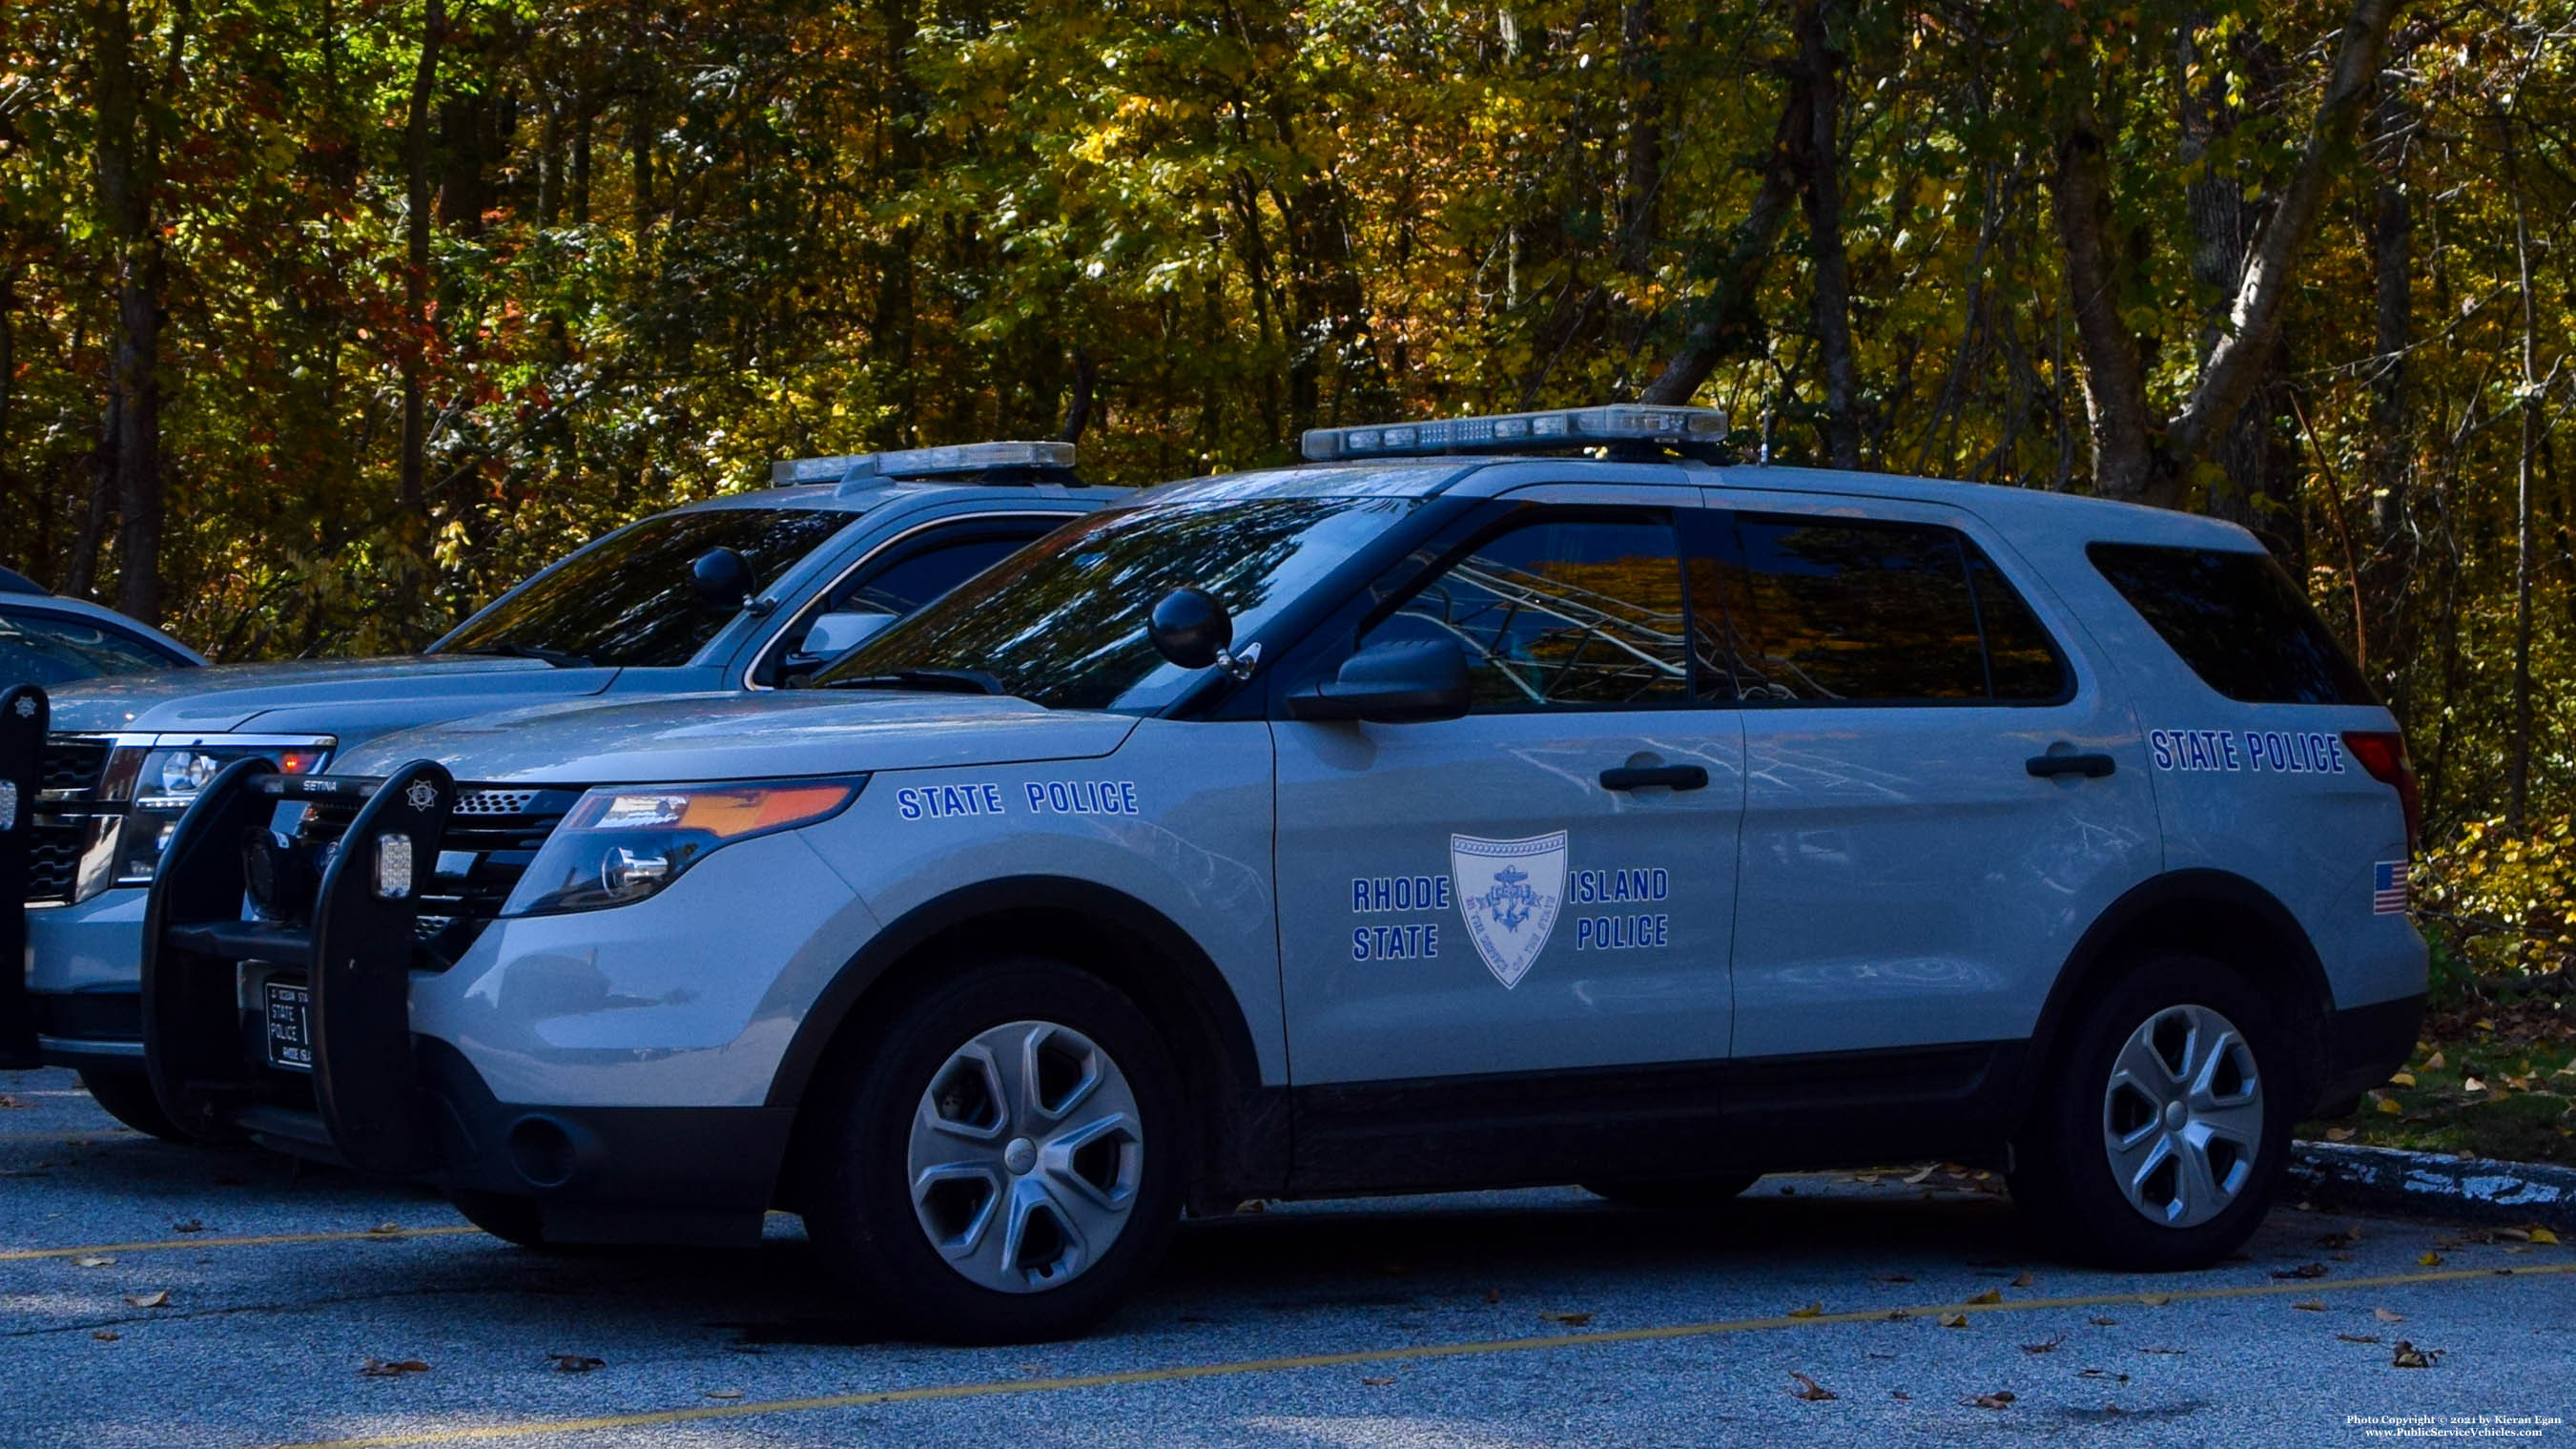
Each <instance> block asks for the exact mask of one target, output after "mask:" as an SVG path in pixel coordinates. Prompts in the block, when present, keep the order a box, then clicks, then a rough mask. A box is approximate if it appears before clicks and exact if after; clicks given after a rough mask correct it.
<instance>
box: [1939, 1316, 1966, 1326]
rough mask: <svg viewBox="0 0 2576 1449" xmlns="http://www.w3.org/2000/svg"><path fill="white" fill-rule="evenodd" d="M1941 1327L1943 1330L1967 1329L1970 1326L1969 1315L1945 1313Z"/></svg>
mask: <svg viewBox="0 0 2576 1449" xmlns="http://www.w3.org/2000/svg"><path fill="white" fill-rule="evenodd" d="M1941 1326H1942V1327H1943V1328H1965V1327H1967V1326H1968V1315H1966V1314H1964V1313H1944V1314H1942V1315H1941Z"/></svg>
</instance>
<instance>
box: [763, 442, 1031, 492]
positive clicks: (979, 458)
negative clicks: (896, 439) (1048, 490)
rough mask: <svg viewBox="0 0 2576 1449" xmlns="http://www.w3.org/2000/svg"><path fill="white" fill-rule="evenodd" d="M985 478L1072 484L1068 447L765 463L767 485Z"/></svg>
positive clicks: (917, 451) (915, 451) (1000, 446)
mask: <svg viewBox="0 0 2576 1449" xmlns="http://www.w3.org/2000/svg"><path fill="white" fill-rule="evenodd" d="M963 474H983V475H988V477H987V481H990V482H995V483H1041V482H1042V483H1075V484H1078V483H1080V482H1081V481H1082V480H1081V479H1080V478H1078V477H1076V476H1074V471H1073V444H1071V443H1056V442H1006V443H964V444H959V445H957V446H954V447H945V448H906V449H904V450H902V451H900V452H893V453H852V454H848V455H845V456H842V457H837V458H789V459H782V460H781V461H779V462H776V463H772V464H770V465H769V481H770V482H771V483H773V484H781V485H783V484H789V483H841V484H857V483H869V482H877V481H886V482H892V481H896V480H899V479H905V478H956V477H958V476H960V475H963Z"/></svg>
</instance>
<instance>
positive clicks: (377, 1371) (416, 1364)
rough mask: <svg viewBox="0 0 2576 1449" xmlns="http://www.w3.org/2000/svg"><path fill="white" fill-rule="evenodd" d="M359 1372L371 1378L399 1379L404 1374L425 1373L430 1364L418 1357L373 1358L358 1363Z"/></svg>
mask: <svg viewBox="0 0 2576 1449" xmlns="http://www.w3.org/2000/svg"><path fill="white" fill-rule="evenodd" d="M358 1372H359V1373H360V1374H362V1375H364V1376H366V1377H368V1378H371V1379H398V1378H401V1377H402V1376H403V1375H404V1374H425V1373H427V1372H429V1365H427V1364H425V1363H422V1362H421V1361H420V1360H419V1359H416V1358H395V1359H383V1358H371V1359H369V1360H367V1361H366V1362H365V1363H362V1364H360V1365H358Z"/></svg>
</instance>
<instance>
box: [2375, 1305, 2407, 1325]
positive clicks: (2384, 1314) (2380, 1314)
mask: <svg viewBox="0 0 2576 1449" xmlns="http://www.w3.org/2000/svg"><path fill="white" fill-rule="evenodd" d="M2370 1316H2371V1317H2373V1318H2376V1319H2378V1320H2379V1321H2380V1322H2382V1323H2404V1322H2405V1321H2406V1315H2405V1314H2403V1313H2399V1312H2397V1311H2395V1310H2394V1309H2388V1308H2374V1309H2372V1310H2370Z"/></svg>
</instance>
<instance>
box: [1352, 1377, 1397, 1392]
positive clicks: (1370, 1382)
mask: <svg viewBox="0 0 2576 1449" xmlns="http://www.w3.org/2000/svg"><path fill="white" fill-rule="evenodd" d="M1360 1382H1361V1383H1363V1384H1366V1385H1367V1386H1368V1387H1370V1388H1372V1389H1382V1388H1385V1387H1386V1386H1387V1385H1388V1384H1391V1383H1394V1382H1395V1376H1394V1375H1392V1374H1389V1375H1387V1376H1386V1377H1384V1378H1367V1379H1362V1380H1360Z"/></svg>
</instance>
